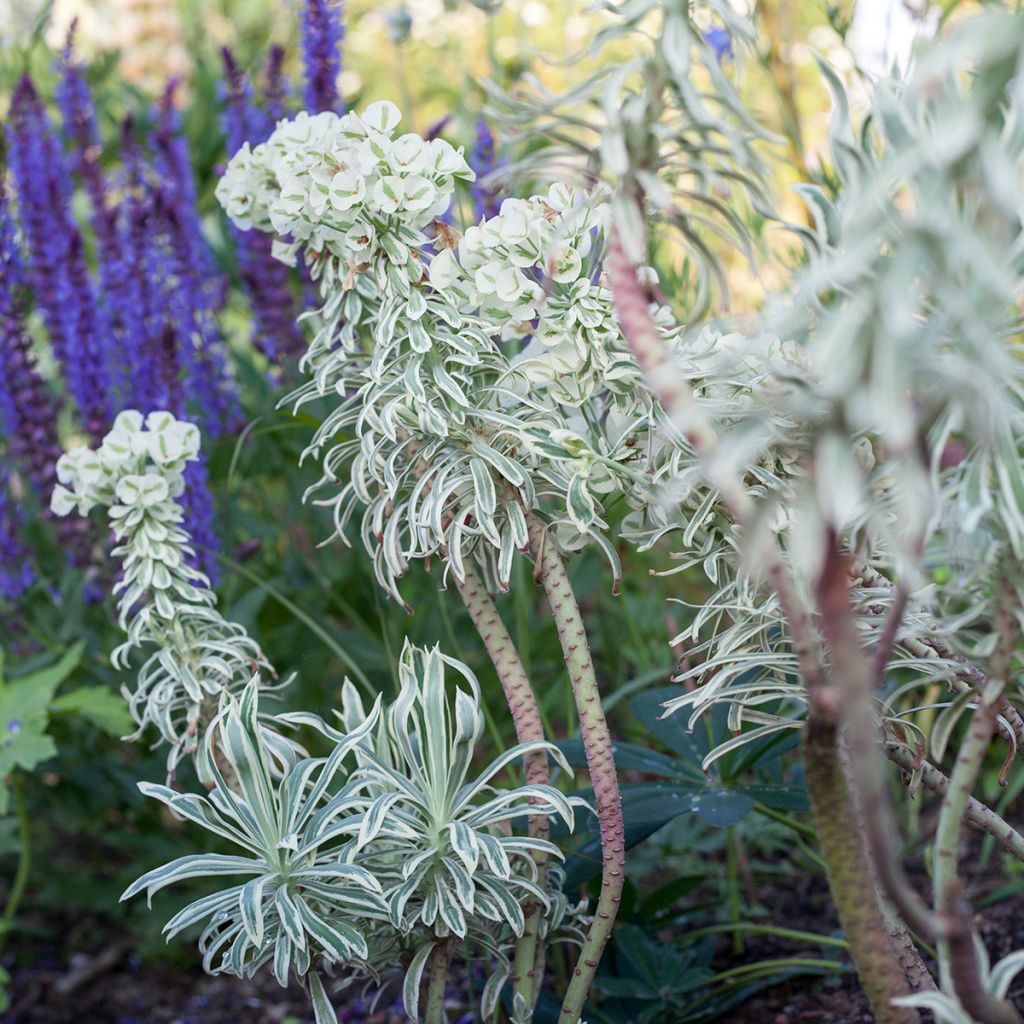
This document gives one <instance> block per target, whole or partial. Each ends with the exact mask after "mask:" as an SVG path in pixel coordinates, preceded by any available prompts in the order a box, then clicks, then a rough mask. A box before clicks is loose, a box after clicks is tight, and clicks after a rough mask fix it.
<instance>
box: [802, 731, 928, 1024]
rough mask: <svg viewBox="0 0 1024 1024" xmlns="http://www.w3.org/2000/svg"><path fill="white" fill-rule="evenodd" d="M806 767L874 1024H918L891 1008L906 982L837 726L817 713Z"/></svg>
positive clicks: (833, 885) (807, 741)
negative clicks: (859, 821) (847, 775)
mask: <svg viewBox="0 0 1024 1024" xmlns="http://www.w3.org/2000/svg"><path fill="white" fill-rule="evenodd" d="M804 766H805V767H804V770H805V773H806V776H807V790H808V793H809V795H810V798H811V809H812V812H813V814H814V821H815V824H816V825H817V829H818V842H819V843H820V844H821V852H822V856H823V858H824V860H825V863H826V864H827V865H828V881H829V888H830V889H831V891H832V899H833V902H834V903H835V905H836V910H837V911H838V913H839V923H840V924H841V925H842V927H843V932H844V933H845V935H846V938H847V940H848V941H849V943H850V956H851V957H852V958H853V963H854V966H855V967H856V968H857V975H858V977H859V978H860V983H861V985H862V986H863V988H864V993H865V995H867V997H868V1001H869V1003H870V1004H871V1009H872V1011H873V1012H874V1015H875V1020H876V1021H877V1024H913V1022H916V1021H917V1020H918V1019H919V1018H918V1015H917V1013H916V1012H915V1011H913V1010H911V1009H907V1008H901V1007H895V1006H893V1005H892V1000H893V999H894V998H896V997H897V996H905V995H907V994H908V992H907V984H906V979H905V978H904V976H903V971H902V969H901V968H900V965H899V963H898V961H897V960H896V958H895V957H894V955H893V952H892V948H891V946H890V944H889V936H888V933H887V930H886V923H885V918H884V916H883V915H882V911H881V908H880V907H879V905H878V901H877V899H876V898H875V889H874V880H873V878H872V874H871V870H870V866H869V864H868V860H867V855H866V851H865V848H864V844H863V841H862V839H861V836H860V834H859V833H858V831H857V828H856V816H855V815H854V811H853V803H852V800H851V799H850V793H849V790H848V788H847V785H846V779H845V777H844V775H843V771H842V766H841V763H840V760H839V743H838V734H837V730H836V727H835V723H834V722H830V721H828V719H827V718H826V717H825V716H823V715H820V714H816V713H815V712H814V711H812V712H811V714H810V715H809V716H808V720H807V730H806V733H805V735H804Z"/></svg>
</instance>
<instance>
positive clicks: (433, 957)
mask: <svg viewBox="0 0 1024 1024" xmlns="http://www.w3.org/2000/svg"><path fill="white" fill-rule="evenodd" d="M451 965H452V942H451V940H450V939H441V940H439V941H438V942H437V944H436V945H435V946H434V951H433V952H432V953H431V954H430V968H429V974H428V979H427V1005H426V1009H425V1011H424V1015H423V1019H424V1021H425V1024H447V1017H446V1016H445V1012H444V991H445V989H446V988H447V987H448V971H449V969H450V968H451Z"/></svg>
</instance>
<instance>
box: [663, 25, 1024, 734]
mask: <svg viewBox="0 0 1024 1024" xmlns="http://www.w3.org/2000/svg"><path fill="white" fill-rule="evenodd" d="M1001 20H1002V19H996V22H999V21H1001ZM996 22H989V21H986V20H981V21H978V22H976V23H972V24H969V25H968V26H965V27H964V28H962V29H960V31H959V32H958V34H957V36H956V38H955V43H953V44H947V46H946V47H944V48H943V49H941V50H936V51H933V52H931V53H929V52H925V53H924V54H922V56H921V57H920V60H919V63H918V65H917V67H916V70H915V74H914V77H913V79H912V80H911V81H910V82H909V83H906V84H904V83H900V82H895V81H891V82H883V83H881V84H880V85H879V86H878V88H877V90H876V92H875V99H874V112H873V116H872V118H871V119H870V121H869V122H867V123H866V124H865V126H864V128H863V130H862V131H856V130H854V129H853V128H852V127H851V125H850V123H849V114H848V109H847V107H846V103H845V99H844V95H843V92H842V87H841V85H840V84H839V83H838V81H837V80H835V79H834V78H833V79H832V86H833V89H834V94H835V96H836V109H835V113H834V117H833V128H832V151H833V158H834V161H835V165H836V168H837V171H838V173H839V176H840V180H841V182H842V189H841V190H840V192H839V194H838V196H837V198H836V199H835V200H833V199H831V198H830V197H828V196H826V195H825V194H824V192H823V191H822V190H821V189H820V188H815V187H810V186H807V187H805V188H804V194H805V195H806V196H807V198H808V200H809V202H810V203H811V204H812V209H813V211H814V212H815V214H816V221H817V230H816V231H814V232H813V233H811V232H808V236H809V237H808V241H809V244H810V246H811V253H810V262H809V265H808V268H807V270H806V271H805V272H804V273H803V274H802V275H801V277H800V278H799V284H798V291H797V293H796V295H795V297H794V301H792V302H791V303H787V304H786V305H785V306H783V305H782V304H781V303H780V307H779V308H778V310H777V312H776V313H775V314H774V316H773V320H774V326H775V327H776V328H777V329H779V330H780V333H782V332H784V334H783V336H784V337H785V336H789V337H792V338H793V339H794V340H787V341H785V342H782V341H779V340H778V337H777V336H775V335H766V334H762V335H759V336H755V337H752V338H748V337H744V336H741V335H722V334H720V333H719V332H716V331H713V330H710V329H707V328H705V329H703V330H701V331H700V332H699V333H697V334H696V335H695V336H693V337H691V338H688V340H687V343H686V344H685V345H684V346H683V348H682V354H681V355H680V357H679V360H678V362H677V365H678V367H679V370H680V372H681V373H682V375H683V376H685V377H686V379H687V380H689V381H690V382H691V384H692V386H693V392H694V398H695V403H696V406H697V408H698V409H699V411H700V414H701V415H703V416H705V417H707V418H708V419H709V420H711V421H713V422H714V423H715V424H716V425H717V426H718V428H719V431H720V439H719V444H718V449H717V451H716V454H715V463H716V465H715V467H714V468H713V470H712V472H714V473H718V474H720V475H722V476H724V477H732V478H735V477H736V476H738V475H739V474H746V475H747V478H748V480H749V482H750V485H751V487H752V492H751V493H752V494H753V495H755V497H756V499H757V501H758V504H759V512H758V517H757V520H756V521H755V522H754V523H752V524H747V538H746V540H745V542H743V543H744V544H745V550H747V551H748V552H750V551H752V552H754V553H755V558H754V561H753V566H754V567H755V569H756V564H757V563H756V551H757V548H758V544H759V540H758V532H759V531H764V532H765V533H766V534H771V535H774V536H775V537H777V538H779V539H780V541H781V543H782V546H783V548H784V550H785V551H786V552H788V554H789V557H790V559H791V561H792V564H793V566H794V567H795V568H796V569H797V570H798V571H797V579H798V580H800V579H802V580H805V581H809V580H811V579H813V577H814V574H815V572H816V570H817V568H818V564H819V563H818V559H819V557H820V552H821V551H822V550H823V540H822V537H823V533H822V531H823V530H825V529H828V528H829V527H830V526H831V527H832V528H835V529H836V530H837V531H839V532H840V533H841V534H842V535H843V536H844V537H846V538H848V543H849V545H850V547H851V549H852V550H853V551H855V552H857V553H858V557H860V558H862V560H863V562H864V564H863V572H864V575H863V578H862V579H861V585H860V586H859V587H858V588H857V589H856V591H855V601H856V602H857V604H858V606H859V607H860V608H861V610H862V614H861V617H860V621H861V624H862V628H863V630H864V633H865V642H866V643H869V642H870V638H871V636H872V635H877V632H878V630H879V629H880V628H881V624H882V623H883V622H884V620H885V617H886V612H887V610H888V608H889V607H890V605H891V601H892V597H893V588H892V586H891V585H889V581H890V580H894V579H895V580H899V581H902V583H903V585H905V586H907V587H909V588H910V589H911V590H912V591H913V595H912V598H911V601H910V605H909V607H908V609H907V612H906V614H905V617H904V620H903V623H902V626H901V630H900V637H901V638H903V637H905V638H906V639H907V640H908V641H909V644H903V643H900V644H898V646H897V650H896V656H897V658H898V662H899V666H900V667H901V668H903V669H905V670H907V671H908V672H911V673H912V678H914V679H915V680H916V682H917V684H918V685H920V686H924V685H926V684H928V683H930V682H932V681H942V682H952V683H953V684H954V685H955V686H957V687H958V688H966V686H965V684H964V682H963V680H962V679H961V678H959V677H958V667H959V666H958V663H956V662H955V660H953V659H952V658H951V657H948V656H937V655H936V653H935V651H934V649H927V650H924V651H922V649H921V647H920V644H919V643H918V642H915V641H920V640H921V639H928V638H931V637H934V636H938V637H941V638H943V640H944V641H948V642H949V643H950V644H952V645H953V647H954V648H955V649H956V650H958V651H959V653H961V654H966V655H969V656H971V657H974V658H980V659H984V658H985V657H987V656H988V655H989V654H991V651H992V644H993V642H994V641H993V636H992V633H991V629H990V628H989V624H990V623H991V621H992V618H993V614H994V606H993V601H994V598H995V592H994V589H993V573H994V571H996V570H998V569H1001V570H1003V571H1006V572H1009V573H1010V574H1011V576H1012V575H1013V570H1012V566H1013V565H1014V564H1015V563H1016V562H1017V561H1018V560H1019V557H1020V546H1021V538H1022V536H1024V534H1022V527H1024V512H1022V509H1024V505H1022V495H1024V486H1022V485H1021V480H1020V461H1019V458H1018V455H1017V453H1019V451H1020V450H1021V441H1022V435H1021V410H1020V400H1021V399H1020V395H1021V390H1020V373H1021V371H1020V365H1019V362H1020V361H1019V359H1018V358H1017V356H1016V355H1015V350H1014V345H1013V338H1014V336H1015V335H1016V334H1017V333H1018V331H1019V322H1018V317H1017V314H1016V312H1015V310H1014V304H1015V302H1016V300H1017V297H1018V295H1019V292H1020V281H1021V277H1020V272H1021V266H1020V261H1021V256H1020V241H1019V239H1020V223H1021V220H1020V218H1021V200H1020V192H1019V188H1018V190H1017V191H1014V189H1013V188H1011V187H1010V184H1009V183H1010V182H1011V181H1018V182H1019V179H1020V163H1021V159H1022V151H1021V145H1022V135H1021V132H1020V129H1019V125H1020V117H1021V110H1020V102H1021V97H1020V91H1019V88H1017V87H1016V86H1015V85H1012V82H1013V79H1012V78H1011V77H1008V76H1010V74H1011V72H1012V70H1013V69H1014V67H1015V66H1016V65H1015V64H1014V61H1016V60H1017V55H1018V52H1019V51H1018V50H1017V49H1016V47H1017V46H1018V44H1019V41H1020V38H1021V37H1020V32H1021V29H1020V22H1019V19H1010V20H1009V21H1008V22H1005V21H1004V22H1003V23H1002V24H1001V25H998V27H997V24H996ZM979 55H981V56H982V57H983V58H984V59H985V61H986V62H987V63H986V70H985V74H984V75H983V76H981V77H979V79H978V80H977V81H975V82H974V84H973V87H971V88H965V87H964V86H962V85H961V84H960V83H959V82H958V80H957V79H956V78H955V77H954V74H953V72H954V69H955V68H957V67H959V66H961V65H962V62H964V61H967V60H977V59H978V57H979ZM1000 83H1003V84H1000ZM1006 83H1011V85H1010V87H1009V88H1007V85H1006ZM1001 89H1006V91H1005V92H1003V93H1001V92H1000V90H1001ZM1000 95H1002V96H1003V101H1002V102H997V101H998V99H999V97H1000ZM951 124H952V125H955V127H956V130H955V131H953V130H952V129H950V127H949V126H950V125H951ZM940 125H942V126H945V127H943V128H942V129H940V128H939V127H938V126H940ZM967 191H969V194H970V196H971V201H970V202H967V203H965V202H964V199H963V196H964V194H965V192H967ZM704 476H705V468H704V467H702V466H701V465H700V464H699V461H698V460H696V459H694V458H693V456H692V454H690V455H688V454H687V453H686V450H685V447H683V448H679V447H675V448H673V449H672V450H671V451H670V452H669V453H668V457H667V459H666V460H664V461H663V463H662V465H661V467H660V468H659V469H658V470H657V474H656V480H657V481H658V482H659V483H663V484H664V485H665V487H666V489H665V491H664V492H663V493H664V494H666V495H668V494H671V492H672V490H673V489H674V490H675V492H676V495H677V496H685V497H684V499H683V500H684V504H685V508H686V510H687V511H686V521H687V522H686V526H685V528H683V527H682V526H680V525H677V523H676V521H675V519H674V514H673V513H672V512H671V511H670V512H668V513H667V514H665V513H664V512H663V513H661V514H660V522H661V529H660V531H659V530H658V529H657V527H656V522H657V521H658V519H659V513H658V512H656V511H655V512H654V513H653V515H652V517H651V518H650V519H649V520H648V528H650V529H652V532H651V533H650V534H649V535H648V538H649V540H653V539H654V538H655V537H658V536H661V535H663V533H662V532H661V531H664V533H672V534H674V535H675V536H677V537H679V538H681V540H682V542H683V545H684V547H685V549H686V555H685V562H683V563H681V564H693V563H695V562H701V563H703V565H704V567H705V571H706V572H707V574H708V576H709V578H710V579H711V580H712V582H716V583H719V584H720V585H721V587H722V589H721V590H720V591H719V592H718V593H717V594H716V596H715V597H714V598H713V599H712V600H711V601H710V602H708V603H706V604H705V605H704V606H703V608H702V609H701V610H700V611H699V612H698V614H697V615H696V616H695V619H694V622H693V625H692V627H691V630H690V631H689V639H690V640H691V641H692V642H694V643H695V645H696V646H697V649H698V653H700V654H703V655H704V656H705V658H706V661H704V662H703V665H702V667H701V668H700V669H697V670H695V671H697V672H699V674H701V676H702V677H703V679H704V680H705V685H704V686H702V687H701V688H699V689H698V690H695V691H694V692H693V693H692V694H689V695H687V696H686V697H682V698H680V701H679V703H678V706H680V707H682V706H689V707H692V708H694V709H695V710H701V709H704V708H706V707H709V706H710V705H711V704H712V703H714V702H715V701H717V700H720V699H725V700H727V701H729V702H730V703H731V704H733V715H734V724H738V723H739V722H740V721H742V720H744V719H746V720H748V721H753V722H755V723H758V724H762V725H771V724H772V723H771V722H766V721H764V720H763V718H762V717H761V716H762V715H763V713H762V712H760V711H756V710H755V709H756V708H757V707H758V705H759V704H764V703H768V702H769V701H770V700H771V696H772V694H773V693H774V694H775V695H776V696H778V697H780V698H795V699H797V700H799V699H800V693H799V687H797V688H796V689H794V684H793V680H794V672H795V668H796V661H795V656H794V653H793V652H792V650H791V649H790V648H789V646H788V642H787V640H786V638H785V634H784V633H783V634H780V633H779V632H778V629H779V625H780V621H781V611H780V608H779V606H778V602H777V599H776V597H775V596H774V595H772V594H770V593H768V592H766V591H765V590H764V588H763V587H761V586H760V585H759V583H758V578H757V573H756V571H755V572H754V574H753V575H751V574H749V573H740V574H739V575H734V574H733V573H732V572H730V569H729V565H730V563H734V562H735V559H734V558H733V557H732V556H731V555H730V554H729V551H730V548H738V547H739V546H740V541H739V540H738V538H737V537H736V534H735V526H734V525H733V523H732V521H731V520H730V518H729V516H728V514H727V512H726V510H724V509H723V508H722V506H721V505H720V504H718V501H717V496H716V495H715V492H714V491H709V490H708V489H707V487H706V486H705V485H703V483H702V480H703V479H704ZM808 585H809V584H808ZM1013 585H1014V586H1017V585H1018V584H1017V583H1014V584H1013ZM701 638H703V640H702V639H701ZM768 652H774V653H773V654H772V655H771V657H770V658H768V659H763V658H761V655H762V653H768ZM754 667H757V668H759V669H760V670H761V671H760V672H759V675H758V678H757V679H756V680H751V678H750V674H749V672H748V670H749V669H751V668H754ZM755 697H756V698H757V699H756V700H755V699H754V698H755ZM748 698H749V699H748ZM968 704H969V700H961V701H960V702H959V704H958V705H957V710H958V712H959V713H962V712H963V711H965V710H967V709H968ZM751 711H753V712H754V717H753V718H750V717H748V712H751ZM945 721H947V719H944V722H945ZM774 722H775V724H777V725H778V727H780V728H788V727H790V726H791V724H792V720H791V718H790V717H789V716H782V717H781V718H780V717H778V716H775V717H774ZM950 724H952V723H950ZM1003 725H1004V728H1005V733H1006V735H1007V736H1008V738H1010V739H1011V741H1014V742H1016V740H1017V739H1019V736H1015V735H1014V733H1015V728H1012V727H1011V723H1009V722H1006V721H1005V720H1004V722H1003ZM907 727H908V728H911V729H912V728H913V726H912V725H909V724H908V726H907ZM920 739H922V740H924V739H925V738H924V737H921V738H920Z"/></svg>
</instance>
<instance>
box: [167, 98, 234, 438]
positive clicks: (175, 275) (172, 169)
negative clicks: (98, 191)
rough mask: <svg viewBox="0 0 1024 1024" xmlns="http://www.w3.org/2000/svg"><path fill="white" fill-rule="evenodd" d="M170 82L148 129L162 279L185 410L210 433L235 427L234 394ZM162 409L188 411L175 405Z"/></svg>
mask: <svg viewBox="0 0 1024 1024" xmlns="http://www.w3.org/2000/svg"><path fill="white" fill-rule="evenodd" d="M174 87H175V83H173V82H172V83H171V84H170V85H169V86H168V88H167V91H166V92H165V94H164V97H163V100H162V101H161V105H160V113H159V120H158V122H157V126H156V129H155V131H154V133H153V150H154V159H153V171H154V175H153V198H154V206H155V218H156V220H157V222H158V228H159V230H160V233H161V234H162V235H163V237H164V238H165V240H166V249H165V250H164V251H163V252H162V254H161V255H162V257H163V260H164V268H163V269H164V274H163V279H164V281H165V284H166V286H167V290H168V292H169V295H168V302H169V309H170V311H172V313H173V315H174V317H175V324H176V331H177V337H178V361H179V363H180V366H181V371H182V374H183V382H184V389H185V398H186V402H187V403H188V404H189V405H193V406H194V413H192V412H191V411H189V413H188V414H189V415H193V416H194V418H195V419H196V420H197V421H198V423H199V424H200V426H201V427H202V428H203V430H204V431H205V432H206V433H208V434H210V435H213V436H216V435H218V434H222V433H227V432H232V431H233V430H235V429H236V428H238V427H239V426H240V412H239V408H238V396H237V394H236V393H235V389H234V383H233V381H232V380H231V378H230V376H229V374H228V370H227V354H226V351H225V346H224V341H223V339H222V338H221V336H220V331H219V329H218V328H217V324H216V320H215V313H216V311H217V310H218V309H219V308H220V307H221V306H222V305H223V301H224V295H225V291H226V285H225V282H224V280H223V278H222V277H221V276H220V275H219V274H218V273H217V272H216V270H215V268H214V265H213V258H212V255H211V253H210V250H209V248H208V247H207V245H206V241H205V239H204V238H203V233H202V227H201V225H200V222H199V213H198V208H197V199H196V191H195V183H194V181H193V178H192V166H191V163H190V161H189V155H188V145H187V143H186V141H185V139H184V137H183V136H182V135H181V129H180V124H179V118H178V114H177V111H176V110H175V108H174V103H173V95H174ZM167 408H170V409H172V411H175V412H176V413H179V414H180V413H184V412H186V410H184V409H182V410H180V412H179V409H178V408H176V407H175V406H173V405H169V406H167Z"/></svg>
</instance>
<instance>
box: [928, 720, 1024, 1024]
mask: <svg viewBox="0 0 1024 1024" xmlns="http://www.w3.org/2000/svg"><path fill="white" fill-rule="evenodd" d="M996 713H997V712H996V703H995V701H990V702H988V703H986V704H984V705H983V706H982V707H980V708H979V709H978V710H977V712H975V715H974V719H973V721H972V722H971V726H970V729H968V731H967V735H966V736H965V737H964V740H963V743H962V744H961V746H960V751H959V753H958V755H957V759H956V764H955V765H954V767H953V772H952V774H951V775H950V777H949V788H948V789H947V790H946V793H945V795H944V797H943V799H942V809H941V811H940V813H939V825H938V829H937V830H936V833H935V851H934V855H933V857H934V859H933V862H932V863H933V869H932V870H933V875H934V878H935V910H936V911H937V912H938V914H939V915H940V916H941V917H942V918H943V919H944V920H945V921H946V922H947V934H946V935H945V936H944V937H943V938H942V939H940V941H939V944H938V952H939V962H940V964H942V965H943V966H944V967H945V969H946V971H948V973H949V977H950V979H951V980H952V982H953V990H954V991H955V992H956V994H957V996H958V997H959V999H960V1002H961V1003H962V1004H963V1006H964V1009H965V1010H967V1012H968V1013H969V1014H971V1016H972V1017H976V1018H977V1019H978V1020H981V1021H985V1024H1020V1016H1019V1014H1018V1013H1017V1011H1016V1010H1015V1009H1014V1008H1013V1007H1012V1006H1011V1005H1010V1003H1009V1002H1007V1001H1005V1000H1002V999H997V998H996V997H995V996H993V995H992V994H991V993H989V992H988V991H986V990H985V988H984V986H983V985H982V984H981V972H980V970H979V965H978V962H977V961H978V954H977V950H976V949H975V943H974V932H973V928H972V927H971V923H970V918H971V914H970V909H969V907H968V906H967V904H966V903H965V901H964V898H963V891H962V888H961V885H960V877H959V873H958V871H957V862H958V860H959V857H958V855H957V851H958V847H959V845H960V831H961V828H962V825H963V821H964V818H965V817H966V814H967V805H968V801H969V800H970V798H971V790H972V789H973V788H974V783H975V781H976V780H977V777H978V772H979V771H980V770H981V766H982V764H983V763H984V760H985V754H986V753H987V752H988V749H989V744H990V743H991V741H992V733H993V731H994V729H995V719H996Z"/></svg>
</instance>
